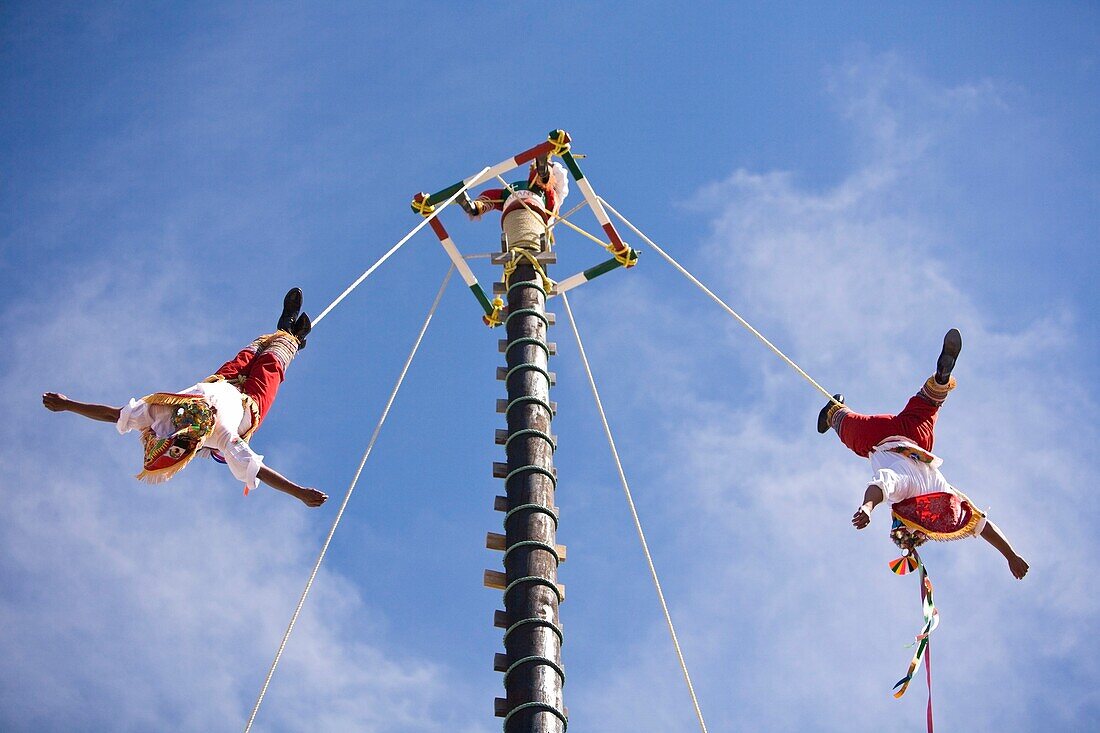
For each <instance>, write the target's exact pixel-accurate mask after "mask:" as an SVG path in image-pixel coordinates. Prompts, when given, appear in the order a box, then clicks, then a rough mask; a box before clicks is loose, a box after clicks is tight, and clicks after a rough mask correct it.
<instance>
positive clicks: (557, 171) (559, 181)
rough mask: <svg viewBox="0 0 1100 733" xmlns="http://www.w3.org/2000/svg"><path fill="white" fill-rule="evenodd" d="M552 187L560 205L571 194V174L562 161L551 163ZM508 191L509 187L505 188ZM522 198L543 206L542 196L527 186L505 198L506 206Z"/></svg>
mask: <svg viewBox="0 0 1100 733" xmlns="http://www.w3.org/2000/svg"><path fill="white" fill-rule="evenodd" d="M550 187H551V188H553V189H554V200H555V202H556V203H557V205H558V206H559V207H560V206H561V205H562V202H563V201H565V197H566V196H568V195H569V174H568V173H567V172H566V170H565V166H564V165H562V164H561V163H559V162H557V161H554V162H553V163H551V164H550ZM505 190H506V191H507V189H505ZM518 199H522V200H524V201H526V202H527V203H528V204H532V203H533V204H537V205H538V206H543V203H541V202H542V196H540V195H539V194H537V193H535V192H534V191H529V190H527V189H525V188H521V189H518V190H516V191H515V192H514V193H512V194H511V195H509V196H508V198H506V199H504V208H505V209H507V208H508V204H510V203H512V202H513V201H516V200H518Z"/></svg>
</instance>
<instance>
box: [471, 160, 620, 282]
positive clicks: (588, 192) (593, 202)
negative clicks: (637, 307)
mask: <svg viewBox="0 0 1100 733" xmlns="http://www.w3.org/2000/svg"><path fill="white" fill-rule="evenodd" d="M561 159H562V162H563V163H565V167H566V168H568V169H569V173H570V174H572V176H573V180H575V181H576V182H577V188H579V189H580V190H581V194H582V195H583V196H584V200H585V201H587V202H588V205H589V206H590V207H592V213H594V214H595V215H596V219H597V220H598V221H599V222H600V227H601V228H602V229H603V231H604V234H606V235H607V239H608V241H609V242H610V243H611V253H612V254H614V255H615V256H616V257H619V258H623V259H625V260H626V262H625V263H623V264H625V266H626V267H633V266H634V264H635V262H637V260H638V258H637V256H634V257H631V256H630V254H629V253H630V252H631V251H632V250H631V249H630V247H628V246H627V244H626V242H624V241H623V238H622V237H620V236H619V231H618V230H617V229H616V228H615V225H614V224H613V223H611V217H609V216H608V215H607V211H605V210H604V208H603V204H602V203H600V198H599V196H597V195H596V192H595V191H593V190H592V184H591V183H589V182H588V179H587V178H585V176H584V172H583V171H582V170H581V167H580V166H579V165H577V159H576V158H574V157H573V154H572V153H570V152H569V151H568V150H567V151H565V152H564V153H562V156H561ZM457 190H458V189H457V188H456V189H454V190H453V191H451V193H454V191H457Z"/></svg>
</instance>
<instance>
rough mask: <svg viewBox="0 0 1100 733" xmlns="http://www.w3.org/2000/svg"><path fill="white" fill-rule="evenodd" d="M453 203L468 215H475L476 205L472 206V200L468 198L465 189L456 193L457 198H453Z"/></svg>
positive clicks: (468, 195)
mask: <svg viewBox="0 0 1100 733" xmlns="http://www.w3.org/2000/svg"><path fill="white" fill-rule="evenodd" d="M455 203H457V204H458V205H459V206H461V207H462V210H463V211H465V212H466V213H467V214H468V215H469V216H477V207H476V206H474V202H473V201H471V200H470V194H469V193H467V192H466V191H463V192H462V193H460V194H459V195H458V198H457V199H455Z"/></svg>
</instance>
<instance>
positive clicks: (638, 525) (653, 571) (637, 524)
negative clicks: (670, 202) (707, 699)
mask: <svg viewBox="0 0 1100 733" xmlns="http://www.w3.org/2000/svg"><path fill="white" fill-rule="evenodd" d="M623 221H626V220H625V219H624V220H623ZM628 223H629V222H628ZM638 235H639V236H643V235H642V234H641V232H638ZM561 299H562V302H563V303H564V304H565V312H566V313H567V314H568V315H569V325H571V326H572V327H573V335H574V336H576V338H577V350H578V351H579V352H580V355H581V361H582V362H583V363H584V371H585V373H586V374H587V375H588V385H589V386H590V387H591V388H592V396H593V397H594V398H595V399H596V409H597V410H598V411H599V413H600V421H601V422H603V431H604V434H606V435H607V444H608V445H609V446H610V447H611V455H612V457H613V458H614V459H615V468H617V469H618V471H619V480H620V481H621V482H622V485H623V493H624V494H626V503H627V504H628V505H629V506H630V515H631V516H632V517H633V518H634V528H635V529H636V530H637V531H638V539H639V540H641V543H642V552H643V553H645V561H646V563H648V564H649V574H650V575H651V576H652V578H653V587H654V588H656V589H657V599H658V600H659V601H660V602H661V610H662V611H663V612H664V614H665V622H666V623H667V624H668V633H669V635H670V636H671V637H672V645H673V646H674V647H676V656H677V658H678V659H679V660H680V669H681V670H682V671H683V673H684V681H685V682H687V688H688V693H689V694H690V695H691V704H692V705H694V706H695V715H696V717H698V718H699V727H700V728H702V730H703V733H707V724H706V722H704V720H703V711H702V710H701V709H700V708H699V699H698V698H697V697H696V696H695V687H694V686H692V684H691V675H690V674H688V668H687V662H685V661H684V653H683V651H681V649H680V640H679V639H678V638H677V637H676V627H675V626H673V625H672V615H671V614H670V613H669V611H668V604H667V603H666V602H665V594H664V592H663V591H662V590H661V581H660V580H659V579H658V578H657V568H656V567H655V566H654V565H653V556H652V555H650V553H649V543H647V542H646V539H645V532H644V531H642V522H641V520H640V519H639V518H638V509H637V508H636V507H635V506H634V498H633V497H632V496H631V494H630V484H628V483H627V480H626V473H625V472H624V471H623V463H622V461H621V460H619V451H618V449H617V448H616V447H615V438H613V437H612V436H611V426H610V425H608V423H607V415H606V414H605V413H604V411H603V402H601V401H600V393H599V390H597V389H596V379H595V377H593V376H592V367H591V366H590V365H589V364H588V356H587V355H586V354H585V353H584V344H583V343H582V342H581V332H580V331H579V330H577V321H576V320H575V319H574V318H573V309H572V308H570V307H569V298H568V297H566V295H565V293H562V295H561Z"/></svg>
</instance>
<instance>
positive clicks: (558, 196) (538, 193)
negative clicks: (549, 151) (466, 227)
mask: <svg viewBox="0 0 1100 733" xmlns="http://www.w3.org/2000/svg"><path fill="white" fill-rule="evenodd" d="M568 195H569V175H568V173H567V172H566V170H565V166H564V165H562V164H561V163H558V162H557V161H554V162H551V161H550V160H549V158H547V157H546V156H540V157H538V158H536V159H535V160H533V161H532V162H531V166H530V168H529V170H528V172H527V180H526V181H516V182H515V183H513V184H512V189H511V190H510V191H509V190H508V189H506V188H490V189H487V190H485V191H483V192H482V193H481V195H480V196H478V197H477V198H476V199H474V200H473V201H471V200H470V197H469V196H468V195H467V194H466V192H463V193H462V195H461V196H459V198H458V204H459V206H461V207H462V210H463V211H465V212H466V213H467V214H468V215H469V216H470V218H471V219H480V218H481V216H482V215H483V214H486V213H488V212H490V211H493V210H494V209H495V210H497V211H499V212H501V225H502V226H503V223H504V218H505V217H507V216H508V214H510V213H511V212H513V211H515V210H517V209H524V208H525V207H524V204H527V206H528V207H530V208H531V209H532V210H533V211H535V212H536V213H538V214H539V215H540V216H541V217H542V218H543V221H547V220H549V218H550V215H551V214H556V213H557V212H558V209H559V208H561V204H562V202H563V201H565V197H566V196H568Z"/></svg>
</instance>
